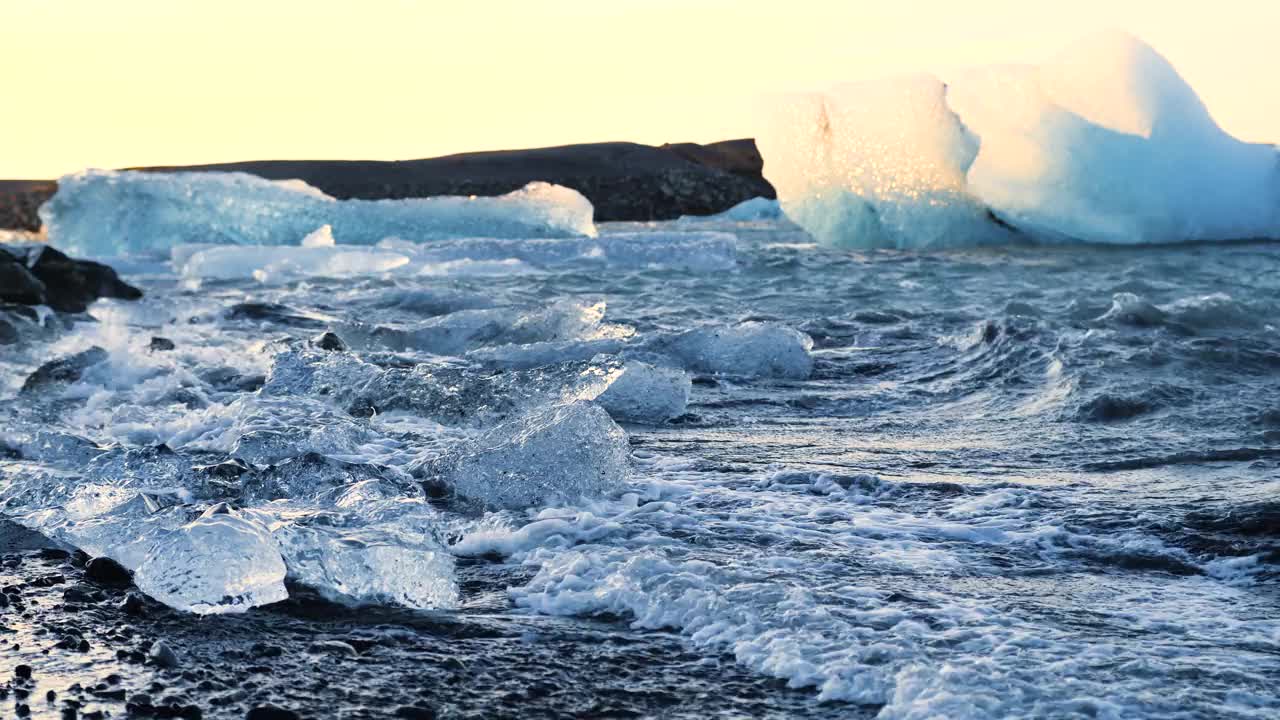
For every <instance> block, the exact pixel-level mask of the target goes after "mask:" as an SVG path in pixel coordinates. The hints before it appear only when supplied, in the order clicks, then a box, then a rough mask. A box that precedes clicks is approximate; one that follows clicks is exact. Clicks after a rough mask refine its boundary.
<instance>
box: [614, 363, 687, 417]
mask: <svg viewBox="0 0 1280 720" xmlns="http://www.w3.org/2000/svg"><path fill="white" fill-rule="evenodd" d="M692 387H693V383H692V381H691V380H690V379H689V376H688V375H687V374H685V372H684V371H683V370H677V369H674V368H664V367H655V366H653V365H650V364H648V363H644V362H640V361H638V360H629V361H627V362H626V364H624V365H623V366H622V369H621V371H620V372H619V373H618V374H617V376H616V377H614V378H613V381H612V382H611V383H609V386H608V387H607V388H605V390H604V392H602V393H600V394H599V395H597V396H596V398H595V401H596V402H597V403H599V404H600V406H601V407H603V408H604V409H605V410H606V411H608V413H609V415H610V416H612V417H613V419H615V420H619V421H622V422H633V423H648V424H654V423H661V422H665V421H667V420H671V419H672V418H676V417H679V416H681V415H683V414H684V410H685V406H686V405H688V404H689V391H690V390H691V389H692Z"/></svg>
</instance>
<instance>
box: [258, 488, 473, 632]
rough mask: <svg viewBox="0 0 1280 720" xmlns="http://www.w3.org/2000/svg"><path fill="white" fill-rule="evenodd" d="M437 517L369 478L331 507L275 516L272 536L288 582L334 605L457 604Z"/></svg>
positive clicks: (415, 500) (450, 564)
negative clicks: (287, 573) (321, 595)
mask: <svg viewBox="0 0 1280 720" xmlns="http://www.w3.org/2000/svg"><path fill="white" fill-rule="evenodd" d="M441 525H442V523H441V520H440V516H439V514H438V513H437V512H436V511H434V510H433V509H431V508H430V507H429V506H428V505H427V504H426V502H425V501H423V500H422V499H419V498H408V497H405V496H403V495H401V494H399V493H398V491H396V490H395V489H393V488H387V487H385V486H384V484H382V483H379V482H377V481H372V480H371V481H365V482H361V483H356V484H354V485H352V486H350V487H348V488H346V489H345V490H344V491H343V492H342V494H341V495H340V496H339V497H338V498H337V499H336V501H335V502H334V507H333V508H326V509H324V510H321V511H317V510H315V509H314V508H309V507H308V508H299V509H296V510H292V511H285V512H283V513H281V517H279V519H278V521H277V522H275V523H273V526H274V534H275V538H276V540H277V542H279V543H280V548H281V552H282V553H283V554H284V557H285V560H286V562H287V564H288V566H289V577H290V579H292V580H295V581H297V582H299V583H302V584H304V585H308V586H310V587H313V588H315V589H316V590H318V591H320V592H321V593H322V594H323V595H325V596H327V597H329V598H331V599H333V600H338V601H355V602H362V603H370V602H372V603H394V604H397V605H403V606H405V607H413V608H420V609H434V608H449V607H453V606H454V605H456V603H457V596H458V584H457V581H456V579H455V577H454V567H453V556H452V555H451V554H450V553H449V551H448V549H447V548H446V547H445V544H444V541H443V539H442V538H441V537H440V535H439V528H440V527H441Z"/></svg>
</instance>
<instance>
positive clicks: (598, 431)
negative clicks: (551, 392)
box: [433, 402, 629, 509]
mask: <svg viewBox="0 0 1280 720" xmlns="http://www.w3.org/2000/svg"><path fill="white" fill-rule="evenodd" d="M628 456H629V446H628V444H627V435H626V433H625V432H623V430H622V428H619V427H618V426H617V424H615V423H614V422H613V420H612V419H610V417H609V414H608V413H607V412H605V411H604V409H603V408H601V407H600V406H599V405H595V404H593V403H590V402H576V403H572V404H569V405H561V406H558V407H552V408H550V409H547V410H542V411H539V412H534V413H530V414H529V415H525V416H523V417H520V418H517V419H515V420H512V421H510V422H507V423H504V424H502V425H498V426H497V427H494V428H493V429H491V430H489V431H487V432H485V433H484V434H482V435H480V436H479V437H477V438H475V439H474V440H472V441H470V442H467V443H466V444H464V445H463V446H462V447H460V448H458V449H455V450H453V451H451V452H449V453H447V454H446V455H445V456H444V457H443V458H441V459H440V460H439V461H437V462H436V464H435V466H434V468H433V469H434V472H435V474H436V475H437V476H438V477H439V479H440V480H441V481H443V482H444V483H445V484H446V485H447V486H449V487H451V488H452V489H453V491H454V492H455V493H457V494H458V495H459V496H462V497H464V498H467V499H470V500H473V501H476V502H479V503H482V504H483V505H485V506H487V507H491V508H509V509H522V508H528V507H534V506H538V505H546V504H549V503H552V502H556V501H564V500H574V499H578V498H581V497H592V496H600V495H604V494H606V493H609V492H612V491H614V490H617V489H618V488H620V487H621V486H622V484H623V483H624V482H625V480H626V477H627V472H628Z"/></svg>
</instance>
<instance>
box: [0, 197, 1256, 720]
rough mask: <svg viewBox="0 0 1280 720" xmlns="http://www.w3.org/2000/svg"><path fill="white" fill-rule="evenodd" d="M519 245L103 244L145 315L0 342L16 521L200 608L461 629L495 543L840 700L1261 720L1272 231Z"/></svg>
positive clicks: (132, 308) (601, 598) (583, 594)
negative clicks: (914, 246)
mask: <svg viewBox="0 0 1280 720" xmlns="http://www.w3.org/2000/svg"><path fill="white" fill-rule="evenodd" d="M681 233H693V234H681ZM715 233H722V234H715ZM724 233H727V234H724ZM646 239H650V240H652V241H653V242H654V245H653V246H651V247H650V248H649V250H648V251H646V252H640V251H639V250H638V249H637V248H641V247H643V242H644V241H645V240H646ZM686 240H687V241H688V242H687V243H685V242H683V241H686ZM542 242H544V244H543V245H540V246H532V245H530V246H520V250H519V252H518V253H517V252H514V251H513V250H512V248H516V247H517V245H516V244H513V243H509V242H502V241H490V242H470V243H462V242H459V243H454V244H444V245H440V246H439V247H435V248H434V249H431V248H430V246H424V247H422V248H417V247H409V246H408V245H407V244H406V245H400V246H396V245H395V244H394V243H392V244H389V245H385V246H384V247H380V248H368V249H365V250H363V251H360V250H358V249H351V250H350V251H351V252H366V253H370V254H378V253H381V254H387V253H398V254H399V255H400V256H402V257H405V258H407V260H406V262H405V263H401V264H399V265H397V266H396V267H393V268H386V267H384V266H381V265H379V264H378V263H375V262H370V263H363V262H360V263H355V264H354V265H351V266H348V267H351V268H355V270H353V272H351V273H346V276H345V277H342V278H326V277H322V276H318V275H315V274H313V273H314V272H322V273H323V272H325V269H326V268H327V269H329V270H331V268H330V266H329V265H327V264H325V263H327V262H328V260H324V261H323V262H320V261H317V262H315V263H312V262H311V260H312V259H314V258H318V257H320V255H322V254H324V253H326V252H331V250H332V249H331V248H324V247H317V248H299V249H287V251H288V252H292V253H295V254H296V255H295V256H294V257H292V258H290V262H291V263H292V264H291V265H290V266H289V268H290V269H289V271H288V272H275V273H271V274H270V275H267V276H257V277H255V276H254V274H253V273H252V272H230V271H226V270H228V266H229V264H230V261H228V260H226V259H223V260H221V261H220V262H221V263H222V264H221V266H220V268H221V270H224V271H225V272H222V271H220V272H217V273H210V274H208V275H205V274H203V273H199V272H195V271H193V270H192V267H193V265H195V266H199V267H207V268H208V267H214V264H213V259H208V260H206V261H205V262H204V264H203V265H201V264H200V263H196V262H195V261H194V260H191V259H190V258H193V257H198V254H196V252H197V251H198V249H196V250H195V251H193V252H192V253H185V254H183V253H179V254H176V255H175V262H172V263H171V262H169V261H168V260H163V259H147V258H134V259H122V260H121V261H120V262H119V263H118V265H119V267H121V268H122V269H123V270H125V271H126V277H127V279H128V280H130V281H131V282H134V283H135V284H138V285H139V286H141V287H142V288H143V289H144V290H145V291H146V292H147V296H146V298H145V299H144V300H142V301H141V302H138V303H134V304H128V303H116V302H100V303H98V304H97V305H95V306H94V308H93V310H92V315H93V316H94V317H95V318H96V319H97V322H95V323H80V324H77V325H76V326H75V327H74V329H72V330H70V331H66V332H56V333H55V332H50V333H48V334H47V335H45V336H37V335H31V336H30V337H31V339H30V340H29V341H28V342H27V343H26V344H24V345H22V346H19V347H17V348H10V349H6V351H5V352H4V355H3V356H0V357H2V359H0V372H2V373H3V376H2V378H0V383H2V386H3V388H4V389H3V395H4V396H5V398H6V401H5V402H4V403H3V404H2V407H0V413H2V415H3V419H2V420H0V424H2V425H3V427H4V428H5V429H4V432H3V434H2V435H0V439H2V440H3V442H4V444H5V446H6V447H8V448H10V449H11V452H9V453H8V455H10V456H15V457H11V458H10V459H5V460H0V488H3V491H2V493H0V499H2V501H3V503H4V512H5V513H6V514H9V515H11V516H14V517H17V518H18V519H19V520H20V521H22V522H23V523H25V524H28V525H30V526H33V527H38V528H41V529H42V530H44V531H45V532H48V533H50V534H53V535H56V536H58V537H61V538H63V539H65V540H68V541H70V542H73V543H75V544H78V545H80V546H81V547H83V548H85V549H86V550H87V551H89V552H91V553H93V554H111V555H112V556H114V557H117V558H118V559H120V560H121V561H122V562H125V563H126V564H127V565H129V566H130V567H133V568H134V569H135V572H136V577H137V578H138V583H139V586H140V587H142V589H143V590H144V591H147V592H148V593H150V594H152V595H153V596H156V597H157V598H159V599H161V600H164V601H165V602H169V603H170V604H174V605H177V606H180V607H187V608H188V609H191V610H193V611H197V612H237V611H244V610H246V609H249V608H251V607H253V606H256V605H260V604H263V603H267V602H272V601H274V600H277V599H279V598H280V597H281V596H282V595H281V593H284V592H286V590H285V587H284V585H283V581H284V579H285V578H286V577H292V578H293V579H295V580H297V581H299V582H301V583H303V584H309V585H312V586H314V587H316V588H318V589H320V590H321V591H322V592H323V593H325V594H326V595H328V596H330V597H332V598H335V599H338V600H340V601H344V602H364V603H375V604H394V605H405V606H409V607H421V608H435V609H437V610H443V611H446V612H456V613H463V614H465V613H467V612H469V610H468V609H467V608H468V607H469V604H470V603H473V602H474V600H475V598H474V597H473V596H472V595H470V594H469V593H473V592H475V591H474V590H468V586H467V585H466V584H465V583H459V581H458V577H459V572H461V571H460V570H459V565H460V564H464V565H466V566H467V567H472V566H475V565H476V564H482V565H487V566H491V567H492V569H493V574H492V575H491V577H497V578H499V580H498V583H499V585H498V586H497V589H499V590H501V591H502V592H503V594H504V600H503V602H502V603H501V604H502V605H504V606H505V609H502V610H501V612H505V613H519V614H526V615H529V616H531V617H535V618H536V617H546V616H568V617H571V618H572V617H577V618H584V619H585V618H600V619H603V620H605V621H606V622H610V623H618V624H626V625H631V626H633V627H635V628H637V629H638V630H640V631H659V630H661V631H674V632H676V633H678V634H679V635H680V636H681V637H682V638H683V641H684V642H685V643H687V644H688V646H689V647H690V648H691V649H693V650H695V651H696V652H700V653H704V654H706V655H707V656H709V657H710V656H718V655H721V654H728V655H729V656H731V657H733V658H734V659H735V660H736V661H737V662H738V663H740V664H741V665H742V666H744V667H745V668H748V669H749V670H750V671H752V672H754V673H756V674H757V675H758V676H759V677H760V678H761V682H762V683H763V682H766V681H767V680H768V679H769V678H777V679H781V680H783V681H785V682H786V683H787V684H788V685H790V686H793V687H796V688H808V689H810V690H809V692H811V694H812V702H813V703H814V705H813V708H814V709H815V710H817V709H819V708H822V709H823V712H828V711H836V710H838V709H839V708H846V709H847V711H848V712H853V709H852V706H850V705H843V704H841V705H819V703H823V702H826V703H852V704H856V705H858V706H863V707H860V708H859V710H860V711H862V712H866V713H868V714H877V715H878V716H879V717H884V718H912V717H951V718H962V717H974V718H979V717H1026V716H1041V717H1116V718H1121V717H1135V716H1145V717H1238V718H1264V717H1271V716H1274V713H1275V712H1276V710H1277V697H1276V691H1275V688H1276V687H1277V681H1278V680H1280V619H1277V613H1276V598H1277V595H1276V587H1277V585H1276V582H1277V578H1278V577H1280V575H1278V574H1277V571H1276V568H1277V565H1276V560H1277V557H1278V556H1280V555H1278V552H1277V551H1278V546H1277V539H1276V538H1277V517H1280V516H1278V515H1277V512H1278V511H1277V507H1278V505H1277V503H1278V502H1280V500H1278V495H1277V493H1280V483H1278V482H1277V477H1280V467H1278V462H1280V386H1277V384H1276V377H1277V375H1276V370H1277V367H1280V337H1277V327H1276V325H1275V318H1276V313H1277V301H1276V297H1277V294H1276V292H1277V286H1278V285H1280V282H1278V280H1277V278H1280V274H1278V273H1277V270H1278V269H1280V247H1277V246H1275V245H1266V244H1241V245H1216V246H1188V247H1181V248H1169V247H1149V248H1141V249H1099V248H1043V247H1019V246H1014V247H1008V248H1003V249H998V250H995V249H993V250H967V251H954V252H946V253H935V254H913V253H904V252H894V251H880V252H863V253H851V252H839V251H832V250H824V249H820V248H816V247H814V246H813V245H811V244H809V243H808V239H807V237H806V236H805V235H804V234H803V233H801V232H800V231H799V230H798V229H796V228H795V227H793V226H791V225H789V224H787V223H786V222H785V221H752V222H746V223H738V222H732V221H728V220H721V221H716V222H703V223H698V222H690V221H682V222H681V223H679V224H658V225H605V226H602V228H601V233H600V238H598V239H572V240H564V241H542ZM557 242H559V243H561V245H556V243H557ZM592 243H595V244H592ZM531 248H533V249H531ZM663 248H665V251H663V252H655V249H663ZM307 251H311V252H312V253H314V254H312V255H307V254H306V253H307ZM372 256H373V255H371V257H372ZM266 260H268V261H271V262H275V261H278V260H279V257H276V256H273V257H271V258H267V259H266ZM442 262H450V263H462V264H461V265H455V266H452V268H453V269H452V270H450V269H449V268H446V269H444V270H441V269H439V268H440V267H441V266H440V263H442ZM511 262H514V263H519V265H518V267H517V266H513V265H510V264H509V263H511ZM475 263H483V264H485V265H484V267H487V268H489V270H488V271H486V272H484V273H481V274H476V273H473V272H467V271H465V270H461V269H460V268H466V267H469V266H470V265H472V264H475ZM504 263H507V264H506V265H504ZM427 267H432V268H436V269H435V270H434V271H427V272H424V271H422V268H427ZM314 268H320V270H314ZM513 268H517V270H518V271H513ZM324 331H333V332H335V333H336V334H337V335H339V336H340V337H341V338H342V340H343V341H344V342H345V344H346V345H347V346H348V349H347V350H332V349H325V348H324V347H322V345H323V343H320V342H319V341H315V340H313V339H314V338H316V337H317V336H318V335H319V334H320V333H322V332H324ZM153 336H160V337H164V338H168V339H170V340H172V341H173V343H174V344H175V346H176V347H175V349H173V350H170V351H163V350H151V349H149V344H150V343H151V338H152V337H153ZM93 346H97V347H100V348H102V349H103V350H104V351H105V353H106V354H105V357H98V359H99V360H101V362H94V363H92V364H90V365H89V366H88V367H87V368H86V369H85V370H84V372H83V374H82V376H81V378H80V379H79V380H77V381H74V382H69V383H55V384H53V385H50V386H45V387H41V388H33V389H31V390H28V391H26V392H21V391H20V388H21V386H22V384H23V382H24V380H25V378H26V377H27V375H28V374H30V373H31V372H32V371H33V370H34V369H35V367H36V366H37V365H38V364H39V363H40V362H42V361H44V360H47V359H49V358H51V357H58V356H66V355H69V354H72V353H76V352H81V351H85V350H87V349H88V348H91V347H93ZM502 578H505V579H506V580H502ZM486 607H488V606H487V605H486ZM568 662H571V661H568ZM651 671H652V672H653V673H663V672H665V671H666V670H664V668H662V667H654V668H652V670H651Z"/></svg>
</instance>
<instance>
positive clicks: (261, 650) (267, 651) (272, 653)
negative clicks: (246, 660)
mask: <svg viewBox="0 0 1280 720" xmlns="http://www.w3.org/2000/svg"><path fill="white" fill-rule="evenodd" d="M249 650H250V652H252V653H253V654H254V655H256V656H258V657H280V656H281V655H283V654H284V648H282V647H280V646H279V645H268V644H267V643H254V644H253V647H251V648H250V649H249Z"/></svg>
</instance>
